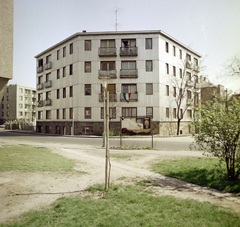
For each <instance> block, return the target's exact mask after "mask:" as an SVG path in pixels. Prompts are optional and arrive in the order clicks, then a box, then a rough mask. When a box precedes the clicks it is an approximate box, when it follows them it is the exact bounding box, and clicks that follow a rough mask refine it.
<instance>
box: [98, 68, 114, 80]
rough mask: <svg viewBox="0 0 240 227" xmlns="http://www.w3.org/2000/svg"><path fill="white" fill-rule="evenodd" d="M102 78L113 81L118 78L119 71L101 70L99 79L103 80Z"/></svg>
mask: <svg viewBox="0 0 240 227" xmlns="http://www.w3.org/2000/svg"><path fill="white" fill-rule="evenodd" d="M102 77H110V78H111V79H115V78H117V71H116V70H99V71H98V78H99V79H101V78H102Z"/></svg>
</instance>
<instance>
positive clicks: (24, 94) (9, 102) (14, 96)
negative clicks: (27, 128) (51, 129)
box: [0, 84, 37, 125]
mask: <svg viewBox="0 0 240 227" xmlns="http://www.w3.org/2000/svg"><path fill="white" fill-rule="evenodd" d="M36 97H37V96H36V89H34V88H29V87H24V86H19V85H17V84H11V85H9V86H7V89H6V90H5V93H4V96H3V98H2V101H1V105H0V124H3V123H5V122H6V121H7V120H15V119H22V118H24V119H25V120H29V121H30V122H33V124H34V122H35V124H36V106H37V102H36ZM35 124H34V125H35Z"/></svg>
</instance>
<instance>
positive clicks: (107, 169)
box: [105, 89, 109, 190]
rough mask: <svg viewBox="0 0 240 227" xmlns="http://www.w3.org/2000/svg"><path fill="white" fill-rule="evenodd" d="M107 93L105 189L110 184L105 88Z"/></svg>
mask: <svg viewBox="0 0 240 227" xmlns="http://www.w3.org/2000/svg"><path fill="white" fill-rule="evenodd" d="M105 92H106V93H107V95H106V96H107V101H106V130H105V132H106V163H105V190H107V189H108V186H109V168H108V164H109V91H107V89H105Z"/></svg>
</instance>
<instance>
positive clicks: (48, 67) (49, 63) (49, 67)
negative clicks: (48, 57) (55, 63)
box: [44, 61, 52, 70]
mask: <svg viewBox="0 0 240 227" xmlns="http://www.w3.org/2000/svg"><path fill="white" fill-rule="evenodd" d="M44 68H45V70H47V69H51V68H52V62H51V61H50V62H48V63H47V64H45V65H44Z"/></svg>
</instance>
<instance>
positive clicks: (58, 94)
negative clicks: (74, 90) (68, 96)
mask: <svg viewBox="0 0 240 227" xmlns="http://www.w3.org/2000/svg"><path fill="white" fill-rule="evenodd" d="M59 98H60V90H59V89H57V99H59Z"/></svg>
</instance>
